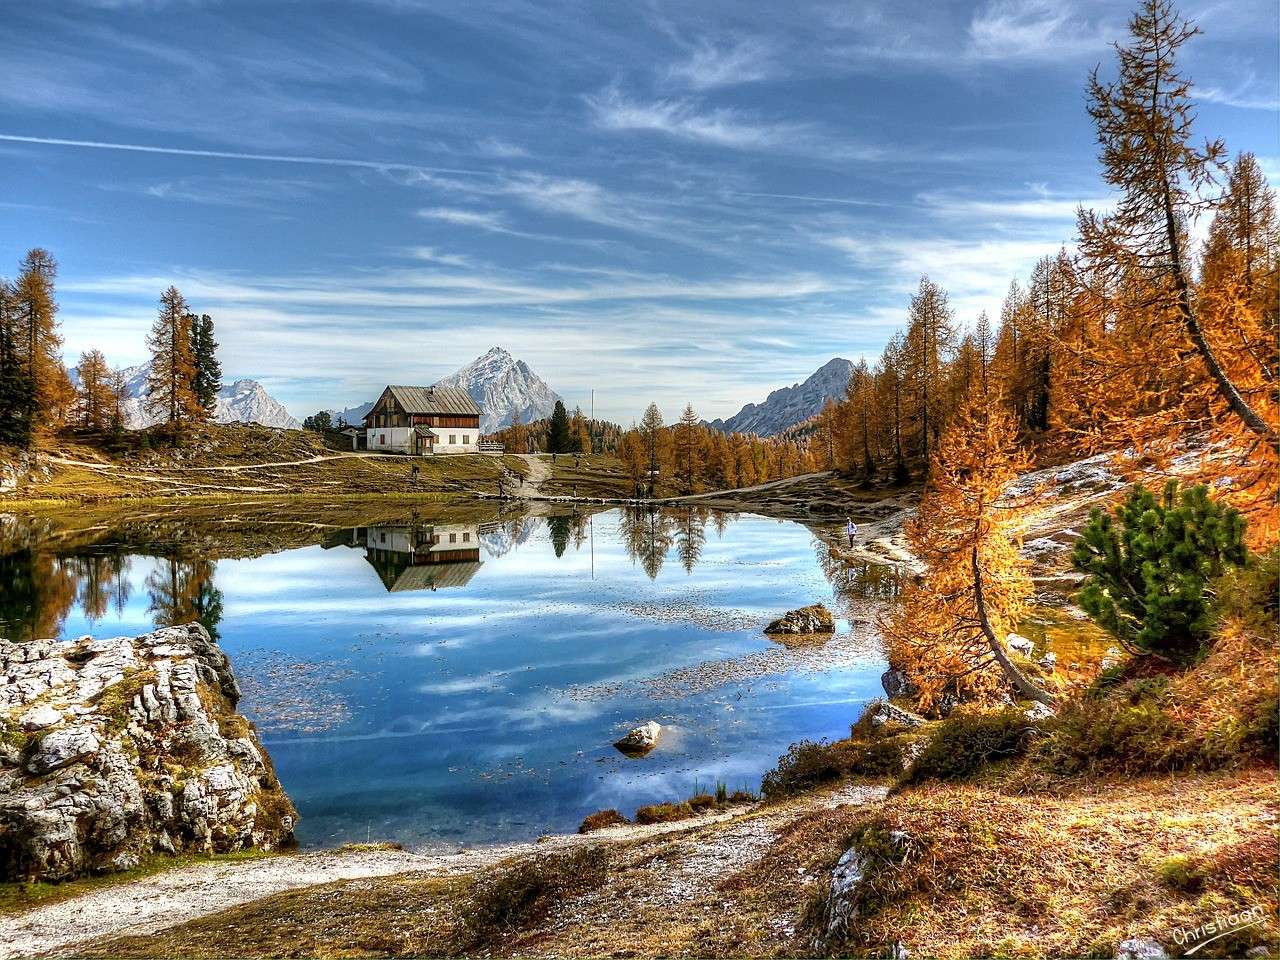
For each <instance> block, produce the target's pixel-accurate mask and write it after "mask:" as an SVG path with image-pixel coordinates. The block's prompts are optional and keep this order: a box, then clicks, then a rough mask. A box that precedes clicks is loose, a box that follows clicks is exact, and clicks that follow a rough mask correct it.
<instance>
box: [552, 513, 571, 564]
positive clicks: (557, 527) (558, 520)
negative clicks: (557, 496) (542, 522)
mask: <svg viewBox="0 0 1280 960" xmlns="http://www.w3.org/2000/svg"><path fill="white" fill-rule="evenodd" d="M572 527H573V518H572V517H547V529H548V530H550V531H551V548H552V549H553V550H555V552H556V556H557V557H563V556H564V548H565V547H567V546H568V545H569V533H570V531H571V529H572Z"/></svg>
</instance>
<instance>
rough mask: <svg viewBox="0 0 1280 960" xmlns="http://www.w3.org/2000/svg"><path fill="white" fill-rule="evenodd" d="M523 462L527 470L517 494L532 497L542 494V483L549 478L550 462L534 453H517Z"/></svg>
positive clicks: (527, 497) (525, 497) (526, 497)
mask: <svg viewBox="0 0 1280 960" xmlns="http://www.w3.org/2000/svg"><path fill="white" fill-rule="evenodd" d="M517 456H519V457H520V459H521V460H523V461H524V462H525V466H526V467H528V470H529V472H528V473H526V474H525V475H524V482H522V483H521V484H520V489H519V491H518V493H517V496H519V497H522V498H524V499H533V498H535V497H541V496H542V485H543V484H544V483H546V482H547V481H548V480H550V479H551V464H549V463H547V461H546V460H544V459H542V457H540V456H538V454H536V453H521V454H517Z"/></svg>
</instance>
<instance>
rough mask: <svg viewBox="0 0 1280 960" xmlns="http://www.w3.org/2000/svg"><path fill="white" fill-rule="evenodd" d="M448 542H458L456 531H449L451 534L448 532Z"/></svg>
mask: <svg viewBox="0 0 1280 960" xmlns="http://www.w3.org/2000/svg"><path fill="white" fill-rule="evenodd" d="M449 542H450V543H457V542H458V535H457V534H456V533H451V534H449Z"/></svg>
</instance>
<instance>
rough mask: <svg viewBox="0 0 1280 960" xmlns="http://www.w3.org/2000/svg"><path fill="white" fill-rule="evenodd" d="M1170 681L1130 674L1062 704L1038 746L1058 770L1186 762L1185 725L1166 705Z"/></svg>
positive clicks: (1140, 769) (1156, 767) (1136, 769)
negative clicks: (1124, 679)
mask: <svg viewBox="0 0 1280 960" xmlns="http://www.w3.org/2000/svg"><path fill="white" fill-rule="evenodd" d="M1167 694H1168V681H1167V680H1166V679H1164V678H1162V677H1146V678H1140V679H1137V680H1130V681H1128V682H1127V683H1123V684H1121V685H1119V686H1117V687H1113V688H1111V689H1108V690H1105V691H1101V692H1099V693H1095V694H1093V695H1090V696H1086V697H1082V698H1081V699H1080V700H1076V701H1072V702H1070V703H1067V704H1066V705H1064V706H1063V708H1062V710H1061V711H1060V712H1059V714H1058V716H1057V718H1056V719H1055V720H1054V721H1053V723H1052V724H1051V725H1050V727H1049V737H1048V739H1047V740H1046V741H1045V742H1044V744H1042V745H1041V747H1040V749H1039V750H1038V751H1037V758H1038V760H1039V761H1040V762H1041V763H1042V764H1044V765H1046V766H1048V767H1049V768H1050V769H1051V770H1053V771H1054V772H1056V773H1066V774H1075V773H1088V772H1101V771H1120V772H1125V773H1144V772H1157V771H1167V770H1175V769H1178V768H1180V767H1183V766H1186V765H1187V763H1188V762H1189V759H1190V757H1189V751H1188V750H1187V749H1186V738H1187V733H1188V731H1187V730H1186V728H1185V727H1184V726H1183V725H1182V724H1181V723H1180V722H1179V721H1177V720H1175V719H1174V718H1173V716H1171V715H1170V713H1169V712H1168V711H1167V710H1166V709H1165V705H1164V699H1165V697H1166V695H1167Z"/></svg>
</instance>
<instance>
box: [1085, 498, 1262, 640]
mask: <svg viewBox="0 0 1280 960" xmlns="http://www.w3.org/2000/svg"><path fill="white" fill-rule="evenodd" d="M1244 529H1245V522H1244V518H1243V517H1241V515H1240V514H1239V512H1238V511H1236V510H1234V509H1232V508H1231V507H1228V506H1225V505H1224V504H1222V503H1219V502H1218V501H1215V500H1212V499H1210V497H1209V492H1208V488H1207V487H1204V486H1194V487H1188V488H1186V489H1184V490H1182V492H1181V494H1179V492H1178V481H1177V480H1170V481H1168V483H1166V484H1165V488H1164V492H1163V494H1162V496H1161V498H1160V499H1159V500H1157V499H1156V497H1155V495H1154V494H1152V493H1151V491H1150V490H1148V489H1146V487H1143V486H1142V485H1138V486H1135V487H1134V488H1133V490H1132V491H1131V492H1130V494H1129V497H1128V499H1127V500H1126V501H1125V502H1124V503H1123V504H1121V505H1120V506H1118V507H1116V509H1115V517H1114V519H1113V518H1112V517H1111V516H1109V515H1107V514H1106V513H1104V512H1103V511H1102V510H1100V509H1098V508H1096V507H1095V508H1094V510H1093V512H1092V513H1091V514H1090V516H1089V522H1088V524H1087V525H1086V526H1085V528H1084V531H1083V533H1082V535H1081V537H1080V539H1079V540H1078V541H1077V542H1076V545H1075V549H1074V551H1073V553H1072V555H1071V560H1072V563H1073V564H1074V566H1075V568H1076V569H1077V570H1079V571H1081V572H1082V573H1084V574H1086V575H1087V576H1088V579H1087V580H1086V581H1085V583H1084V587H1083V588H1082V589H1081V591H1080V605H1081V606H1082V607H1083V608H1084V609H1085V610H1086V611H1087V612H1088V613H1089V614H1090V615H1091V616H1092V617H1093V618H1094V619H1095V620H1097V621H1098V623H1100V624H1101V625H1102V626H1104V627H1106V629H1108V630H1110V631H1111V632H1112V633H1113V634H1115V636H1116V637H1117V638H1118V639H1119V640H1120V641H1121V642H1122V643H1124V644H1125V645H1126V646H1129V647H1130V648H1131V649H1132V648H1136V649H1137V650H1138V651H1142V652H1147V653H1156V654H1160V655H1162V656H1166V657H1170V658H1173V659H1179V660H1185V659H1188V658H1190V657H1192V656H1194V655H1195V654H1196V653H1198V652H1199V650H1200V647H1201V645H1202V644H1203V642H1204V641H1205V639H1206V638H1207V637H1208V636H1209V631H1210V628H1211V626H1212V624H1211V616H1210V604H1209V598H1208V596H1207V595H1206V592H1207V589H1208V585H1209V581H1210V580H1212V579H1214V578H1215V577H1217V576H1219V575H1220V574H1222V573H1223V571H1224V570H1226V569H1227V568H1228V567H1230V566H1236V565H1239V564H1243V563H1244V562H1245V559H1246V550H1245V547H1244Z"/></svg>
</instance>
